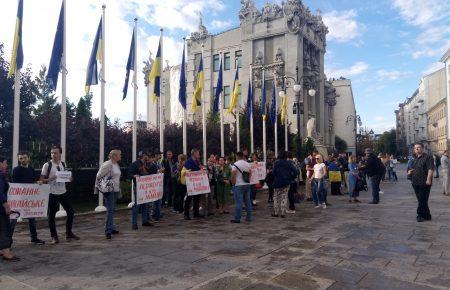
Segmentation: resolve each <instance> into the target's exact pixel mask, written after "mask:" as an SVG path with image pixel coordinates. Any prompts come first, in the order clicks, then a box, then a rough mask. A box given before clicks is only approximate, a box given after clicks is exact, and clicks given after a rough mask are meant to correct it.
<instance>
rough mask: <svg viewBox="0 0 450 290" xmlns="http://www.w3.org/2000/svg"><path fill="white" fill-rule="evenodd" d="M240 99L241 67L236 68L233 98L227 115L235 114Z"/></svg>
mask: <svg viewBox="0 0 450 290" xmlns="http://www.w3.org/2000/svg"><path fill="white" fill-rule="evenodd" d="M238 97H239V67H236V73H235V74H234V86H233V96H232V98H231V102H230V107H229V108H228V111H227V114H229V113H231V112H233V109H234V107H236V100H237V99H238Z"/></svg>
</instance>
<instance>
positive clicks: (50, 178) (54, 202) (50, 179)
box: [39, 146, 80, 244]
mask: <svg viewBox="0 0 450 290" xmlns="http://www.w3.org/2000/svg"><path fill="white" fill-rule="evenodd" d="M50 154H51V160H50V161H49V162H47V163H45V164H44V166H43V167H42V171H41V177H40V179H39V180H40V181H41V182H42V183H46V184H49V185H50V196H49V199H48V226H49V228H50V234H51V236H52V244H58V243H59V238H58V233H57V231H56V221H55V218H56V213H57V212H58V210H59V205H60V204H61V206H62V207H63V208H64V210H65V211H66V213H67V220H66V241H71V240H79V239H80V238H79V237H78V236H76V235H75V234H74V233H73V232H72V226H73V219H74V216H75V211H74V210H73V207H72V203H71V201H70V194H69V193H68V192H67V190H66V184H65V183H64V182H57V181H56V180H57V177H56V175H57V172H58V171H65V170H66V168H67V167H66V164H65V163H64V162H62V161H61V154H62V148H61V147H59V146H53V147H52V149H51V151H50Z"/></svg>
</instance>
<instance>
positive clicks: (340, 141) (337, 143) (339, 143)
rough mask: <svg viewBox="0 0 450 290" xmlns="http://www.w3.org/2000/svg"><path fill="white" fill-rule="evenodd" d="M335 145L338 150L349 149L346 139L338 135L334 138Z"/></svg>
mask: <svg viewBox="0 0 450 290" xmlns="http://www.w3.org/2000/svg"><path fill="white" fill-rule="evenodd" d="M334 147H335V148H336V151H337V152H345V151H347V148H348V145H347V142H345V140H344V139H342V138H341V137H339V136H337V135H336V137H335V138H334Z"/></svg>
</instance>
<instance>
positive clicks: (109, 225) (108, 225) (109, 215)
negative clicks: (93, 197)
mask: <svg viewBox="0 0 450 290" xmlns="http://www.w3.org/2000/svg"><path fill="white" fill-rule="evenodd" d="M108 157H109V160H108V161H106V162H104V163H103V164H102V166H101V167H100V169H99V170H98V172H97V176H96V182H97V183H98V182H100V180H101V179H105V178H106V180H109V181H110V182H111V184H112V188H111V190H110V191H109V192H103V199H104V200H105V205H106V220H105V236H106V239H108V240H110V239H111V237H112V235H113V234H118V233H119V231H118V230H116V229H115V228H114V212H115V209H116V202H117V199H118V197H119V194H120V176H121V175H122V172H121V171H120V167H119V163H118V162H119V161H120V160H122V152H121V151H120V150H111V152H109V156H108ZM97 190H98V187H97Z"/></svg>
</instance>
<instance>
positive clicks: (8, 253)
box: [0, 156, 20, 262]
mask: <svg viewBox="0 0 450 290" xmlns="http://www.w3.org/2000/svg"><path fill="white" fill-rule="evenodd" d="M7 170H8V162H7V161H6V158H4V157H2V156H0V203H1V206H0V251H1V252H0V255H1V256H3V260H4V261H10V262H16V261H20V258H19V257H17V256H15V255H13V253H12V250H11V245H12V242H13V241H12V232H11V228H10V220H9V215H10V214H11V208H10V206H9V204H8V189H9V185H8V178H7Z"/></svg>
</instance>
